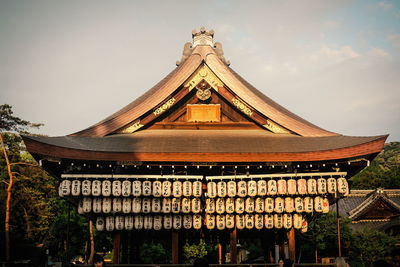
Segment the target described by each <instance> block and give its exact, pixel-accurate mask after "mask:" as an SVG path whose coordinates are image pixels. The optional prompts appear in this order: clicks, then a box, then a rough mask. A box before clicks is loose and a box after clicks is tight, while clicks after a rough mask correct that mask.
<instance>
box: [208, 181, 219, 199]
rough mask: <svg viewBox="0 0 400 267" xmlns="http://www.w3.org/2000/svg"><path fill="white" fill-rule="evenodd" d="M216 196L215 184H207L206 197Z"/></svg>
mask: <svg viewBox="0 0 400 267" xmlns="http://www.w3.org/2000/svg"><path fill="white" fill-rule="evenodd" d="M216 196H217V184H216V183H215V182H208V183H207V197H210V198H214V197H216Z"/></svg>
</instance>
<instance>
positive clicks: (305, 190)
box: [207, 178, 349, 198]
mask: <svg viewBox="0 0 400 267" xmlns="http://www.w3.org/2000/svg"><path fill="white" fill-rule="evenodd" d="M348 192H349V186H348V183H347V180H346V178H338V179H335V178H328V179H325V178H319V179H313V178H310V179H307V180H306V179H303V178H301V179H297V180H295V179H288V180H285V179H280V180H274V179H270V180H258V181H254V180H250V181H238V182H236V181H229V182H225V181H219V182H214V181H211V182H208V183H207V197H209V198H215V197H226V196H228V197H235V196H239V197H246V196H250V197H255V196H267V195H317V194H321V195H323V194H328V193H329V194H335V193H340V194H345V195H346V194H348Z"/></svg>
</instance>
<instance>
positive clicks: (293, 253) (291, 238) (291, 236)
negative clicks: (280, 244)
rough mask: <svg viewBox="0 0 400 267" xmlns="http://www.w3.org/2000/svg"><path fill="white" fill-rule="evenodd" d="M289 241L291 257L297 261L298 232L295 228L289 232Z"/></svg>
mask: <svg viewBox="0 0 400 267" xmlns="http://www.w3.org/2000/svg"><path fill="white" fill-rule="evenodd" d="M288 243H289V258H290V259H291V260H292V261H293V262H296V232H295V230H294V228H292V229H291V230H290V231H289V232H288Z"/></svg>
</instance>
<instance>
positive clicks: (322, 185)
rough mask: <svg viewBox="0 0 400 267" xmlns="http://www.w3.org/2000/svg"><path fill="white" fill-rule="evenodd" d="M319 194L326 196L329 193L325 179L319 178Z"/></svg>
mask: <svg viewBox="0 0 400 267" xmlns="http://www.w3.org/2000/svg"><path fill="white" fill-rule="evenodd" d="M317 189H318V194H322V195H323V194H326V193H327V192H328V188H327V183H326V179H325V178H319V179H318V180H317Z"/></svg>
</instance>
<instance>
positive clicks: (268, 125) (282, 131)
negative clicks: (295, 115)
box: [263, 120, 290, 134]
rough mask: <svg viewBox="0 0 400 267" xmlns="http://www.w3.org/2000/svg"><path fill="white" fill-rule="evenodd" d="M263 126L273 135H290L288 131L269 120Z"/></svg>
mask: <svg viewBox="0 0 400 267" xmlns="http://www.w3.org/2000/svg"><path fill="white" fill-rule="evenodd" d="M263 126H264V127H265V128H267V129H268V130H270V131H271V132H273V133H279V134H285V133H290V132H289V131H288V130H286V129H284V128H283V127H281V126H280V125H279V124H277V123H275V122H273V121H271V120H267V123H266V124H264V125H263Z"/></svg>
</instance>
